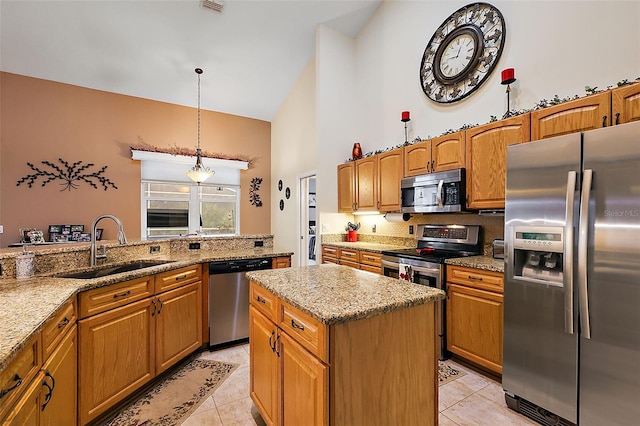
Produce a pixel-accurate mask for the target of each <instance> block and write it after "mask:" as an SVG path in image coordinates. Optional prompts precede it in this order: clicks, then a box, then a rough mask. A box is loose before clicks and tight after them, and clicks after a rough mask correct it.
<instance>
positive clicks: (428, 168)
mask: <svg viewBox="0 0 640 426" xmlns="http://www.w3.org/2000/svg"><path fill="white" fill-rule="evenodd" d="M427 173H431V161H429V160H427Z"/></svg>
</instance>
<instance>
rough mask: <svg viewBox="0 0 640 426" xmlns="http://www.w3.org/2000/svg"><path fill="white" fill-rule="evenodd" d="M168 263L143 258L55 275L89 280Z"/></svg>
mask: <svg viewBox="0 0 640 426" xmlns="http://www.w3.org/2000/svg"><path fill="white" fill-rule="evenodd" d="M165 263H169V262H168V261H152V260H148V261H147V260H145V261H140V262H134V263H126V264H124V265H112V266H104V267H100V268H93V269H91V270H90V271H84V272H73V273H70V274H62V275H56V276H57V277H58V278H77V279H81V280H90V279H92V278H100V277H106V276H109V275H114V274H121V273H123V272H130V271H137V270H138V269H144V268H150V267H152V266H158V265H164V264H165Z"/></svg>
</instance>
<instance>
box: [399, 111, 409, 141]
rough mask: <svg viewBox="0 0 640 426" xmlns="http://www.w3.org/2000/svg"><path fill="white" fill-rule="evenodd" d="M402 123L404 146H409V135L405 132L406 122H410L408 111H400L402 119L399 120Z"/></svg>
mask: <svg viewBox="0 0 640 426" xmlns="http://www.w3.org/2000/svg"><path fill="white" fill-rule="evenodd" d="M400 121H402V122H403V123H404V144H405V145H408V144H409V133H408V131H407V122H408V121H411V116H410V114H409V111H402V118H401V119H400Z"/></svg>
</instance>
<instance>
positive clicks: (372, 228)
mask: <svg viewBox="0 0 640 426" xmlns="http://www.w3.org/2000/svg"><path fill="white" fill-rule="evenodd" d="M371 232H373V233H374V234H375V232H376V225H375V224H373V225H372V226H371Z"/></svg>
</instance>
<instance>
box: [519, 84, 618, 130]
mask: <svg viewBox="0 0 640 426" xmlns="http://www.w3.org/2000/svg"><path fill="white" fill-rule="evenodd" d="M610 103H611V93H610V92H602V93H598V94H596V95H591V96H587V97H584V98H580V99H576V100H574V101H569V102H565V103H562V104H560V105H555V106H552V107H548V108H544V109H539V110H536V111H532V112H531V140H532V141H536V140H539V139H545V138H551V137H554V136H560V135H566V134H568V133H576V132H584V131H587V130H593V129H598V128H601V127H606V126H608V125H609V123H610V121H611V120H610V110H611V108H610Z"/></svg>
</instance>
